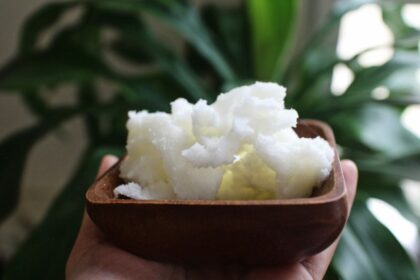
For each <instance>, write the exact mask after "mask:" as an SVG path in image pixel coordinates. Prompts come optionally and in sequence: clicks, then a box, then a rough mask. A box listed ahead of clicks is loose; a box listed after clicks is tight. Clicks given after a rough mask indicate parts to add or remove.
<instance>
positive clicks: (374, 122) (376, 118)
mask: <svg viewBox="0 0 420 280" xmlns="http://www.w3.org/2000/svg"><path fill="white" fill-rule="evenodd" d="M354 118H355V122H356V123H357V124H358V125H359V129H358V133H359V137H360V141H361V142H362V143H364V144H365V145H366V146H368V147H370V148H371V149H373V150H375V151H379V152H381V153H382V154H383V155H384V156H387V157H389V158H401V157H405V156H407V155H411V154H413V153H418V152H420V138H418V137H416V136H415V135H413V134H412V133H410V132H409V131H408V130H407V129H405V128H404V127H403V126H402V124H401V121H400V112H398V111H397V110H396V109H394V108H392V107H390V106H386V105H379V104H367V105H365V106H362V107H361V108H360V110H358V111H357V113H356V114H355V115H354Z"/></svg>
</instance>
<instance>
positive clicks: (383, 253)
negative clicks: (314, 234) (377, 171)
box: [334, 197, 419, 280]
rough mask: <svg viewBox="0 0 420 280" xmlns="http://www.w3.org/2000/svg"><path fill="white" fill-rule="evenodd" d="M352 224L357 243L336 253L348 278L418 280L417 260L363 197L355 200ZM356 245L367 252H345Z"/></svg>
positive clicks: (351, 218)
mask: <svg viewBox="0 0 420 280" xmlns="http://www.w3.org/2000/svg"><path fill="white" fill-rule="evenodd" d="M348 227H349V229H350V232H351V233H352V234H351V235H352V236H351V238H352V239H353V240H354V242H352V243H353V244H352V245H350V246H346V247H344V248H343V247H341V246H342V244H340V245H339V247H341V248H339V249H338V252H340V251H341V254H336V256H335V258H336V259H335V260H334V264H337V266H339V269H338V270H339V272H340V274H341V275H342V276H343V277H344V278H345V279H390V280H391V279H418V277H419V271H418V269H417V268H416V266H415V264H414V262H413V260H412V259H411V258H410V257H409V255H408V254H407V252H406V251H405V250H404V249H403V247H402V246H401V245H400V244H399V242H398V241H397V240H396V238H395V237H394V236H393V235H392V234H391V232H390V231H389V230H388V229H387V228H386V227H385V226H383V225H382V224H381V223H380V222H379V221H377V220H376V218H375V217H374V216H373V215H372V214H371V213H370V211H369V210H368V208H367V207H366V203H365V200H364V199H362V198H360V197H359V199H356V201H355V203H354V206H353V209H352V214H351V216H350V219H349V223H348ZM348 233H349V232H347V233H345V234H344V236H345V235H346V234H347V235H348ZM346 238H347V239H349V238H348V236H346V237H344V239H346ZM357 243H358V246H356V244H357ZM352 248H358V250H359V251H360V252H363V254H357V255H356V254H355V255H351V254H349V253H345V252H344V251H343V250H352ZM363 263H364V265H363ZM368 270H370V272H369V273H368ZM365 273H366V274H365Z"/></svg>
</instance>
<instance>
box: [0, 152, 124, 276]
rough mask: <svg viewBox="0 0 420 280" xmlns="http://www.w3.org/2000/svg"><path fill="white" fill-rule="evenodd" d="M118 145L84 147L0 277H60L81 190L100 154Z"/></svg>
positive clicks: (79, 214)
mask: <svg viewBox="0 0 420 280" xmlns="http://www.w3.org/2000/svg"><path fill="white" fill-rule="evenodd" d="M109 153H114V154H119V155H121V154H122V151H121V150H120V149H115V148H111V149H110V148H96V149H88V150H87V152H86V153H85V155H84V156H83V157H82V159H81V165H80V166H79V167H78V169H77V171H76V172H75V173H74V175H73V177H72V179H71V180H70V182H69V183H68V184H67V186H66V187H65V188H64V190H63V191H62V192H61V193H60V195H59V196H58V197H57V198H56V199H55V201H54V202H53V204H52V206H51V207H50V209H49V211H48V213H47V215H46V216H45V218H44V219H43V221H42V222H41V223H40V225H38V226H37V227H36V228H35V230H34V231H33V232H32V234H31V235H30V237H29V238H28V239H27V240H26V241H25V242H24V244H23V245H22V246H21V247H20V249H19V250H18V252H17V253H16V255H15V256H14V258H13V259H12V260H11V261H10V263H9V264H8V266H7V267H6V269H5V272H4V278H3V279H64V271H65V264H66V261H67V258H68V255H69V253H70V250H71V248H72V246H73V242H74V240H75V238H76V235H77V232H78V229H79V226H80V221H81V217H82V214H83V209H84V203H85V200H84V195H83V194H84V192H85V191H86V189H87V188H88V187H89V185H90V184H91V183H92V182H93V180H94V178H95V174H96V172H97V168H98V166H99V162H100V160H101V158H102V156H103V155H105V154H109Z"/></svg>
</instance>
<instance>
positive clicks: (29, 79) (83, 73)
mask: <svg viewBox="0 0 420 280" xmlns="http://www.w3.org/2000/svg"><path fill="white" fill-rule="evenodd" d="M101 75H103V76H108V75H110V73H109V71H108V69H107V67H106V66H105V65H104V64H103V63H102V62H101V61H98V60H97V59H96V58H94V57H92V56H90V55H88V54H86V53H84V52H83V51H81V50H78V49H72V48H66V49H59V48H57V49H51V50H48V51H43V52H37V53H32V54H29V55H25V56H20V57H17V58H15V59H13V60H12V61H11V62H9V63H8V64H7V65H6V66H5V67H4V68H3V69H1V71H0V89H6V90H22V89H33V88H38V87H41V86H46V85H52V84H56V83H60V82H89V81H92V80H93V79H94V78H95V77H97V76H101Z"/></svg>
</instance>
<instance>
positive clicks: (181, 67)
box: [107, 16, 209, 100]
mask: <svg viewBox="0 0 420 280" xmlns="http://www.w3.org/2000/svg"><path fill="white" fill-rule="evenodd" d="M107 24H108V26H111V27H113V28H114V29H115V30H116V31H118V32H119V35H120V37H121V39H122V40H124V41H126V42H129V43H130V44H131V46H132V47H138V48H139V49H142V50H145V51H146V53H147V54H148V55H150V56H151V57H153V58H154V59H155V61H156V63H157V64H158V65H159V66H160V67H161V68H162V70H164V71H165V72H166V73H167V75H168V76H170V77H172V78H173V79H174V80H175V81H176V82H177V83H178V84H179V85H181V86H182V87H183V88H184V89H185V90H186V93H187V94H188V95H189V96H190V98H191V99H193V100H197V99H200V98H203V99H208V98H209V94H208V93H207V92H206V90H205V88H204V87H203V86H202V83H201V81H200V79H199V78H198V77H197V76H196V75H195V73H194V72H193V71H192V69H190V67H189V66H188V65H187V64H186V63H185V62H184V61H183V60H182V59H181V58H179V57H178V56H177V55H176V54H175V53H174V52H173V51H171V50H170V49H169V48H167V47H165V46H164V45H162V44H160V43H159V41H157V39H156V38H155V37H154V35H153V34H152V33H151V32H150V31H149V30H147V29H146V26H145V25H144V24H143V22H142V21H141V20H139V19H138V18H137V17H136V16H125V17H124V18H123V19H119V18H116V19H113V20H108V21H107ZM161 82H162V81H161ZM179 95H181V93H178V96H179Z"/></svg>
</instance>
